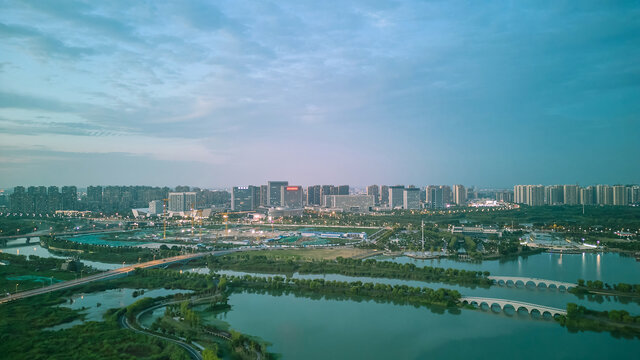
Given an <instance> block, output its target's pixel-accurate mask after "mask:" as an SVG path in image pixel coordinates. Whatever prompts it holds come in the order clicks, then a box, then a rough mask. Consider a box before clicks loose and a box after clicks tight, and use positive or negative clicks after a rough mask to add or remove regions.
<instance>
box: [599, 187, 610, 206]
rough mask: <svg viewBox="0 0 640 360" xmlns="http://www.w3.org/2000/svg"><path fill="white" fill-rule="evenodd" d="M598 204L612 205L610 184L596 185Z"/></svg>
mask: <svg viewBox="0 0 640 360" xmlns="http://www.w3.org/2000/svg"><path fill="white" fill-rule="evenodd" d="M596 202H597V204H598V205H613V188H612V187H611V186H610V185H596Z"/></svg>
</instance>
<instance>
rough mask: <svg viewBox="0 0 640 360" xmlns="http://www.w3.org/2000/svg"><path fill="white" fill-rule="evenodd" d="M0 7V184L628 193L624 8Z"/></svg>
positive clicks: (634, 55)
mask: <svg viewBox="0 0 640 360" xmlns="http://www.w3.org/2000/svg"><path fill="white" fill-rule="evenodd" d="M0 9H1V11H2V13H3V16H2V19H0V38H2V39H3V41H2V42H0V84H1V85H0V187H12V186H17V185H54V184H56V185H64V184H77V185H81V186H82V185H91V184H141V185H165V184H167V185H171V184H191V185H193V186H200V187H230V186H235V185H239V184H258V183H264V182H265V181H267V180H269V179H288V180H289V181H291V182H292V183H298V184H324V183H329V184H331V183H344V184H353V185H358V186H365V185H368V184H374V183H378V184H393V183H400V184H416V185H418V184H457V183H460V184H467V185H475V186H478V187H495V188H508V187H510V186H513V185H514V184H519V183H520V184H521V183H530V184H575V183H580V184H601V183H602V184H615V183H623V184H631V183H636V184H637V183H640V167H639V166H637V158H638V154H639V153H640V146H639V145H638V142H637V134H638V133H640V121H638V119H639V116H640V102H639V101H637V99H638V91H639V89H638V87H639V86H640V65H639V63H638V61H637V59H638V58H640V46H639V43H638V40H637V39H638V37H639V35H640V22H639V21H638V20H637V19H638V18H640V17H639V8H638V6H637V3H634V2H617V3H616V4H602V3H592V2H580V3H573V4H572V3H562V4H560V3H557V2H517V3H512V4H505V3H503V2H499V1H497V2H488V3H486V2H485V3H482V4H473V3H471V4H469V3H464V4H463V3H460V2H437V1H434V2H406V3H399V2H393V1H380V2H370V1H362V2H352V3H349V4H343V3H342V2H336V3H333V4H332V3H323V4H317V3H314V2H309V3H306V4H304V5H303V4H296V3H253V2H250V1H249V2H245V1H233V2H222V3H218V4H216V3H212V2H207V1H189V2H186V3H182V2H174V3H171V2H169V3H163V4H159V3H154V2H149V3H145V2H136V3H92V2H82V1H78V2H76V1H60V2H42V1H33V2H29V1H27V2H23V1H20V2H13V1H3V2H0Z"/></svg>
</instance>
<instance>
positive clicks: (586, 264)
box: [375, 253, 640, 284]
mask: <svg viewBox="0 0 640 360" xmlns="http://www.w3.org/2000/svg"><path fill="white" fill-rule="evenodd" d="M375 259H376V260H383V261H393V262H397V263H401V264H406V263H410V264H415V265H416V266H434V267H442V268H453V269H464V270H474V271H489V272H490V273H491V275H511V276H526V277H535V278H541V279H550V280H558V281H566V282H572V283H575V282H577V281H578V279H584V280H601V281H603V282H606V283H610V284H613V283H620V282H626V283H631V284H637V283H640V261H636V259H635V258H633V257H629V256H622V255H620V254H618V253H583V254H552V253H540V254H536V255H531V256H519V257H516V258H513V259H509V260H489V261H482V262H477V263H476V262H462V261H457V260H451V259H431V260H420V259H412V258H409V257H406V256H402V257H396V258H388V257H376V258H375Z"/></svg>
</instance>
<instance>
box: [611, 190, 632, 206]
mask: <svg viewBox="0 0 640 360" xmlns="http://www.w3.org/2000/svg"><path fill="white" fill-rule="evenodd" d="M613 205H616V206H624V205H628V199H627V187H626V186H624V185H614V186H613Z"/></svg>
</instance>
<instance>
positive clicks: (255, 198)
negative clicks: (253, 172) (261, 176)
mask: <svg viewBox="0 0 640 360" xmlns="http://www.w3.org/2000/svg"><path fill="white" fill-rule="evenodd" d="M249 189H250V190H251V201H252V205H251V210H255V209H257V208H258V207H259V206H260V203H261V202H262V199H261V198H260V186H253V185H251V186H249Z"/></svg>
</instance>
